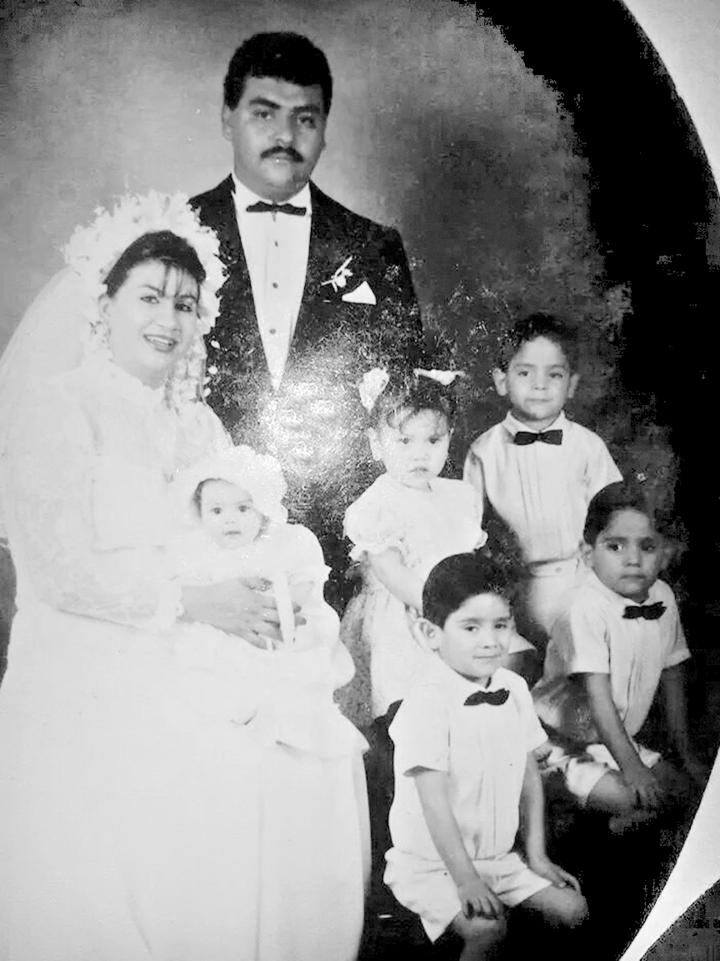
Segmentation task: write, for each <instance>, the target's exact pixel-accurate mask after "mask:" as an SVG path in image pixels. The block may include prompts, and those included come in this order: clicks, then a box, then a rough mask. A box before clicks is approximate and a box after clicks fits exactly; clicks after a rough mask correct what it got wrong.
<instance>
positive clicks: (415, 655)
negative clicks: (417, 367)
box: [340, 368, 531, 725]
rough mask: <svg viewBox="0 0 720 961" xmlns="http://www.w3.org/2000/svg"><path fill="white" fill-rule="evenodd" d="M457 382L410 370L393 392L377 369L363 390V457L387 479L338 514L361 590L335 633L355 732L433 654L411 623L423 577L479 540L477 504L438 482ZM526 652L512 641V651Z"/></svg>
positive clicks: (344, 698) (466, 492) (469, 494)
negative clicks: (343, 650)
mask: <svg viewBox="0 0 720 961" xmlns="http://www.w3.org/2000/svg"><path fill="white" fill-rule="evenodd" d="M455 376H456V374H455V373H453V372H450V371H416V372H415V374H414V376H413V377H412V378H411V379H410V380H409V381H405V382H400V383H397V384H396V383H394V380H393V381H391V379H390V376H389V375H388V373H387V372H386V371H384V370H381V369H379V368H375V369H374V370H372V371H370V372H369V373H368V374H366V375H365V377H364V378H363V381H362V384H361V386H360V395H361V400H362V403H363V406H364V407H365V408H366V410H367V411H368V413H369V415H370V425H371V426H370V428H369V430H368V437H369V440H370V448H371V451H372V453H373V456H374V457H375V459H376V460H378V461H381V462H382V464H383V465H384V467H385V473H383V474H381V475H380V477H378V478H377V480H375V481H374V483H373V484H371V486H370V487H369V488H368V489H367V490H366V491H365V492H364V493H363V494H362V495H361V496H360V497H359V498H358V499H357V500H356V501H355V503H354V504H351V505H350V507H349V508H348V509H347V511H346V513H345V533H346V535H347V536H348V537H349V539H350V540H351V541H352V542H353V548H352V551H351V555H350V556H351V557H352V558H353V560H356V561H359V562H360V566H361V571H362V578H363V587H362V590H361V592H360V594H359V595H358V596H357V597H355V598H353V600H352V601H351V602H350V604H349V605H348V608H347V610H346V612H345V615H344V617H343V621H342V625H341V637H342V640H343V642H344V643H345V645H346V646H347V647H348V649H349V650H350V652H351V654H352V655H353V659H354V661H355V666H356V677H355V680H354V682H353V684H352V685H350V686H349V687H347V688H345V690H344V691H342V692H341V694H340V701H341V704H342V707H343V710H344V711H345V713H346V715H347V716H348V717H350V718H351V720H353V721H354V722H355V723H356V724H360V725H366V724H368V723H369V722H370V721H371V719H372V718H374V717H379V716H381V715H382V714H384V713H385V712H386V711H387V709H388V707H389V706H390V704H392V703H393V702H394V701H397V700H400V699H402V698H403V697H404V695H405V693H406V691H407V690H408V688H409V687H410V685H411V683H412V681H413V679H414V678H415V677H416V676H417V675H418V673H419V672H420V671H421V670H423V669H424V667H425V665H426V663H427V659H428V657H429V656H430V655H429V652H428V650H427V649H426V648H425V646H424V645H423V643H422V640H421V639H420V638H419V637H418V636H417V634H416V631H415V630H414V624H415V622H416V620H417V617H418V614H419V613H420V611H421V604H422V587H423V584H424V582H425V579H426V577H427V575H428V574H429V572H430V570H431V569H432V568H433V567H434V566H435V565H436V564H437V563H438V562H439V561H441V560H442V559H443V558H445V557H449V556H450V555H452V554H457V553H465V552H468V551H473V550H475V549H477V548H479V547H482V546H483V545H484V543H485V540H486V534H485V532H484V531H483V529H482V506H483V505H482V498H481V496H480V495H478V494H477V493H476V492H475V490H474V489H473V488H472V487H471V486H470V484H467V483H465V482H464V481H460V480H451V479H449V478H444V477H440V476H439V474H440V473H441V471H442V470H443V468H444V466H445V461H446V460H447V456H448V447H449V444H450V436H451V431H452V417H453V412H454V400H453V397H452V392H451V387H450V385H451V384H452V381H453V380H454V378H455ZM530 648H531V645H529V644H528V643H527V642H526V641H524V640H523V639H522V638H519V637H517V636H515V638H514V640H513V644H512V647H511V652H512V654H514V653H516V652H519V651H523V650H527V649H530ZM511 656H512V655H511Z"/></svg>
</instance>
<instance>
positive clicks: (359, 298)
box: [342, 280, 377, 304]
mask: <svg viewBox="0 0 720 961" xmlns="http://www.w3.org/2000/svg"><path fill="white" fill-rule="evenodd" d="M342 299H343V300H346V301H347V302H348V303H349V304H376V303H377V300H376V299H375V294H374V293H373V292H372V287H371V286H370V284H369V283H368V282H367V280H363V282H362V283H361V284H360V286H359V287H356V288H355V290H349V291H348V292H347V293H346V294H343V295H342Z"/></svg>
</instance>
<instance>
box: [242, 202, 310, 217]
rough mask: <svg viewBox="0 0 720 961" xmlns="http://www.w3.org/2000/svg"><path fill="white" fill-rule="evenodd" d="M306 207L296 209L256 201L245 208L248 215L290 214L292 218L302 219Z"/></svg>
mask: <svg viewBox="0 0 720 961" xmlns="http://www.w3.org/2000/svg"><path fill="white" fill-rule="evenodd" d="M306 209H307V208H306V207H296V206H295V205H294V204H269V203H266V202H265V201H264V200H258V202H257V203H256V204H250V206H249V207H247V208H246V210H247V212H248V213H249V214H291V215H292V216H293V217H304V216H305V210H306Z"/></svg>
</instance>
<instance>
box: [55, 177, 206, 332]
mask: <svg viewBox="0 0 720 961" xmlns="http://www.w3.org/2000/svg"><path fill="white" fill-rule="evenodd" d="M188 201H189V198H188V196H187V194H182V193H177V194H163V193H159V192H158V191H156V190H151V191H150V192H149V193H147V194H145V195H144V196H137V195H135V196H133V195H131V194H126V195H125V196H124V197H120V198H119V199H118V200H117V201H116V202H115V206H114V207H113V209H112V210H111V211H110V210H105V209H104V208H102V207H98V208H97V209H96V211H95V220H94V221H93V222H92V223H91V224H90V225H89V226H88V227H77V228H76V229H75V232H74V233H73V235H72V237H71V238H70V240H69V242H68V243H67V244H66V245H65V247H64V248H63V254H64V256H65V262H66V263H67V264H68V266H69V267H71V268H72V269H73V270H74V271H75V272H76V273H77V274H79V275H80V277H81V278H82V279H83V280H84V281H85V283H86V285H87V287H88V288H89V290H90V292H91V293H93V294H94V295H96V296H97V297H99V296H100V295H101V294H103V293H104V292H105V280H106V278H107V276H108V274H109V273H110V271H111V269H112V268H113V267H114V266H115V264H116V263H117V262H118V260H119V259H120V256H121V254H122V253H123V252H124V251H125V250H127V248H128V247H129V246H130V244H132V243H133V242H134V241H136V240H138V239H139V238H140V237H142V236H143V235H144V234H150V233H157V232H159V231H163V230H169V231H170V232H171V233H173V234H176V235H177V236H178V237H181V238H182V239H183V240H185V241H186V242H187V243H188V244H189V245H190V246H191V247H192V248H193V250H194V251H195V253H196V254H197V256H198V260H199V261H200V263H201V264H202V266H203V269H204V271H205V281H204V283H203V284H202V287H201V290H200V316H201V318H202V320H203V323H202V325H201V327H202V330H201V333H203V334H207V333H208V331H209V330H210V328H211V327H212V325H213V323H214V322H215V318H216V317H217V314H218V310H219V302H218V298H217V292H218V290H219V289H220V287H221V286H222V284H223V280H224V268H223V265H222V262H221V260H220V257H219V246H220V245H219V242H218V239H217V236H216V235H215V232H214V231H213V230H211V229H210V227H205V226H203V225H202V224H201V223H200V220H199V219H198V215H197V213H196V212H195V211H194V210H193V209H192V207H190V205H189V202H188Z"/></svg>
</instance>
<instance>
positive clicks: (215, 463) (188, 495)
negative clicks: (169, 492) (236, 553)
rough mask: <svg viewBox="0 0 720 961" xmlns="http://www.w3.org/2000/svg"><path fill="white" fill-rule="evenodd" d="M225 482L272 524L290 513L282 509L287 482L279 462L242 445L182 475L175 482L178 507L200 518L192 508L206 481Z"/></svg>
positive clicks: (282, 520) (283, 520)
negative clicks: (200, 485)
mask: <svg viewBox="0 0 720 961" xmlns="http://www.w3.org/2000/svg"><path fill="white" fill-rule="evenodd" d="M206 480H224V481H228V483H230V484H236V485H237V486H238V487H241V488H242V489H243V490H244V491H247V492H248V494H249V495H250V497H251V498H252V502H253V506H254V507H255V509H256V510H258V511H260V513H261V514H263V515H264V516H265V517H269V518H270V520H273V521H277V522H278V523H284V522H285V521H286V520H287V510H286V509H285V508H284V507H283V505H282V500H283V497H284V496H285V491H286V487H285V478H284V477H283V474H282V469H281V467H280V464H279V463H278V461H277V460H276V459H275V458H274V457H271V456H270V455H269V454H258V453H257V451H254V450H253V449H252V448H251V447H247V446H246V445H245V444H240V445H239V446H237V447H228V448H226V449H224V450H221V451H218V452H217V453H215V454H212V455H210V456H208V457H204V458H203V459H202V460H199V461H197V462H196V463H195V464H193V465H191V466H190V467H188V468H187V469H186V470H183V471H182V472H180V473H179V474H178V475H177V476H176V477H175V479H174V481H173V488H174V490H175V494H176V498H177V503H179V505H180V507H181V509H182V510H184V511H185V512H186V516H187V511H188V509H190V510H191V511H192V516H195V517H196V516H197V515H196V513H195V511H194V509H193V505H192V498H193V495H194V493H195V491H196V489H197V487H198V485H199V484H201V483H202V482H203V481H206Z"/></svg>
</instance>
